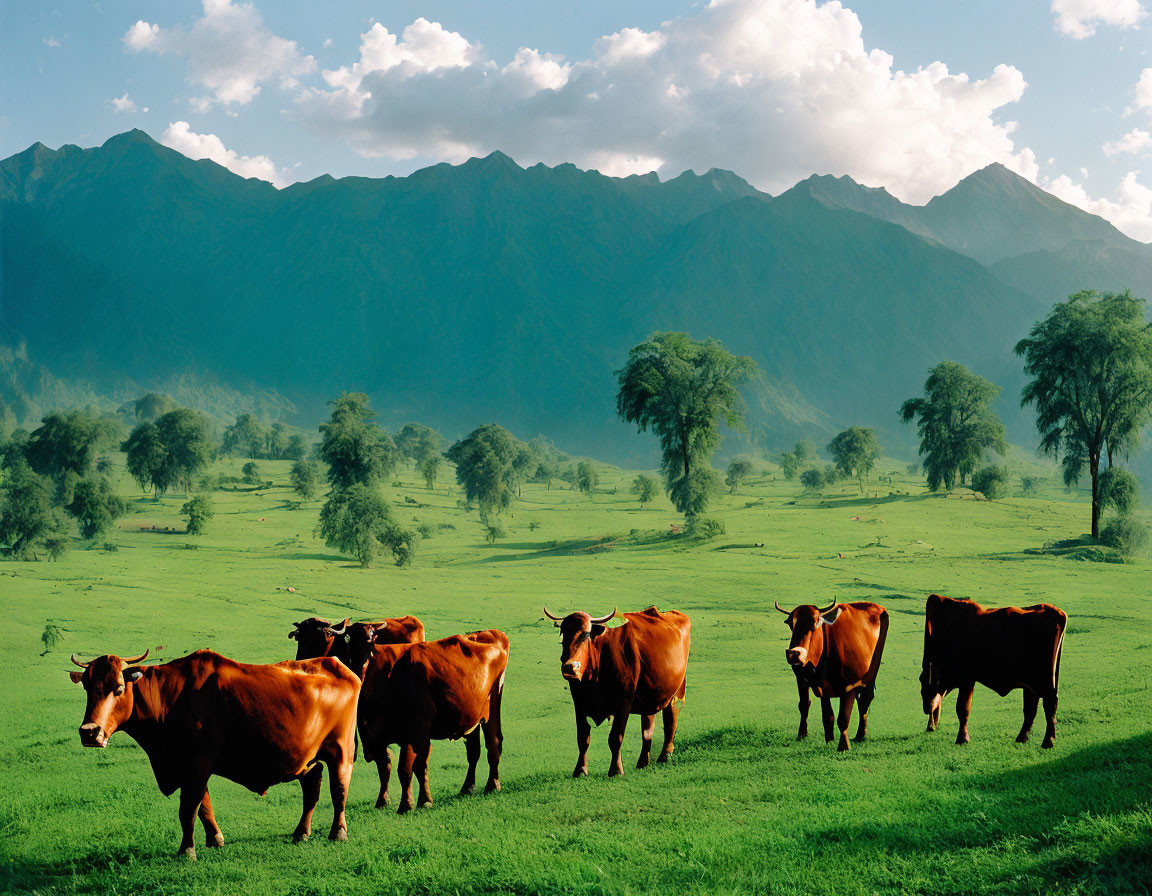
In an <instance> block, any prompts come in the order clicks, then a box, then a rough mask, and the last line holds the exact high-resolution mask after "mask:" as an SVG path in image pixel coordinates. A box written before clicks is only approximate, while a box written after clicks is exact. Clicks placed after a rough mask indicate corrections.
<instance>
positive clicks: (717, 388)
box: [616, 333, 758, 516]
mask: <svg viewBox="0 0 1152 896" xmlns="http://www.w3.org/2000/svg"><path fill="white" fill-rule="evenodd" d="M757 372H758V370H757V367H756V363H755V362H754V361H753V360H752V359H751V358H746V357H740V356H737V355H733V354H731V353H730V352H728V351H727V350H725V348H724V347H723V346H722V345H721V344H720V343H719V342H717V341H716V340H715V339H705V340H704V341H703V342H697V341H695V340H693V339H690V338H689V337H688V335H687V334H685V333H653V334H652V335H651V336H650V337H648V339H647V340H646V341H644V342H642V343H640V344H639V345H637V346H636V347H635V348H633V349H632V351H631V352H629V353H628V361H627V363H626V364H625V365H624V366H623V367H622V368H621V369H620V370H618V371H616V376H617V378H618V379H619V382H620V391H619V392H618V393H617V395H616V410H617V413H618V414H619V415H620V418H621V419H622V420H624V421H626V422H628V423H635V424H636V425H637V428H638V429H639V430H640V431H641V432H644V431H646V430H648V429H651V430H652V431H653V432H654V433H655V434H656V436H657V438H658V439H659V440H660V450H661V453H662V455H663V458H662V463H661V465H660V471H661V473H663V475H664V485H665V488H666V489H667V491H668V495H669V497H671V499H672V503H673V504H675V505H676V509H677V510H679V511H680V512H681V513H683V514H685V516H694V515H696V514H698V513H699V512H701V510H703V508H704V507H705V506H706V504H707V496H708V493H709V491H710V490H711V489H712V487H713V486H714V483H713V479H714V475H713V473H712V470H711V468H710V467H709V462H710V461H711V458H712V454H713V452H715V450H716V447H717V446H718V445H719V444H720V424H721V422H723V423H725V424H726V425H727V426H728V427H730V428H732V429H743V426H744V413H743V402H742V401H741V399H740V393H739V391H738V390H739V388H740V386H742V385H743V384H744V383H746V382H747V381H748V380H749V379H750V378H751V377H753V376H754V375H755V374H756V373H757Z"/></svg>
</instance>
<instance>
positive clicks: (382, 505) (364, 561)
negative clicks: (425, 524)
mask: <svg viewBox="0 0 1152 896" xmlns="http://www.w3.org/2000/svg"><path fill="white" fill-rule="evenodd" d="M317 531H318V532H319V533H320V535H321V536H322V537H323V538H324V541H325V543H326V544H328V546H329V547H334V548H336V549H337V550H340V551H343V552H344V553H346V554H351V555H352V556H354V557H355V558H356V559H357V560H358V561H359V562H360V565H361V566H370V565H371V564H372V561H373V560H374V559H375V558H376V556H377V555H378V554H379V553H380V550H381V548H387V549H389V550H391V551H392V556H393V557H394V558H395V560H396V565H397V566H406V565H408V564H410V563H411V562H412V557H413V555H414V553H415V549H416V539H417V536H416V534H415V533H413V532H409V531H406V530H404V529H402V528H401V527H400V525H399V524H398V523H397V522H396V520H395V519H394V518H393V516H392V511H391V510H390V509H389V507H388V502H387V501H386V500H384V496H383V495H381V494H380V489H379V487H378V486H377V485H375V484H366V483H361V482H356V483H353V484H352V485H350V486H348V487H347V488H344V489H340V490H339V491H336V492H333V494H332V497H331V498H329V499H328V500H327V501H326V502H324V506H323V508H321V510H320V522H319V525H318V526H317Z"/></svg>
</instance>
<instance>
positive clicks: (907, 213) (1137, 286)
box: [0, 131, 1152, 463]
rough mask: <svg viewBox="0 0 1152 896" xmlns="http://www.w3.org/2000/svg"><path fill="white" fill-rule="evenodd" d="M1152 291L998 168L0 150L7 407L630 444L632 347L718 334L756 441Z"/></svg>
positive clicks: (1095, 221) (1028, 436) (147, 149)
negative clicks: (639, 165) (919, 195)
mask: <svg viewBox="0 0 1152 896" xmlns="http://www.w3.org/2000/svg"><path fill="white" fill-rule="evenodd" d="M1090 287H1091V288H1097V289H1101V290H1114V289H1121V288H1125V287H1130V288H1132V289H1133V291H1135V292H1137V293H1139V294H1142V295H1152V247H1149V246H1148V245H1145V244H1143V243H1138V242H1136V241H1134V240H1131V239H1129V238H1128V237H1126V236H1124V235H1123V234H1122V233H1120V232H1119V231H1118V230H1116V228H1114V227H1113V226H1112V225H1111V224H1109V223H1108V222H1106V221H1104V220H1103V219H1101V218H1098V217H1095V216H1093V215H1090V214H1088V213H1086V212H1084V211H1082V210H1080V209H1078V208H1076V207H1074V206H1071V205H1069V204H1067V203H1064V202H1062V201H1060V200H1059V199H1056V198H1055V197H1054V196H1051V195H1050V194H1048V193H1045V192H1044V191H1043V190H1041V189H1039V188H1037V187H1036V186H1034V185H1033V184H1031V183H1030V182H1028V181H1026V180H1025V179H1023V178H1021V177H1019V176H1017V175H1015V174H1013V173H1011V172H1010V171H1008V170H1007V169H1005V168H1004V167H1002V166H1000V165H991V166H989V167H987V168H984V169H982V170H980V171H977V172H975V173H973V174H971V175H970V176H968V177H966V178H965V179H964V180H962V181H960V183H958V184H957V185H956V186H955V187H953V188H952V189H951V190H949V191H947V192H946V193H944V194H942V195H940V196H937V197H936V198H934V199H932V200H931V201H930V202H929V203H927V204H926V205H924V206H912V205H908V204H905V203H902V202H900V201H899V200H898V199H896V198H895V197H893V196H892V195H890V194H889V193H887V192H886V191H885V190H883V189H873V188H868V187H864V186H861V185H860V184H857V183H855V182H854V181H852V180H851V179H850V178H847V177H830V176H813V177H811V178H809V179H807V180H805V181H802V182H801V183H799V184H797V185H796V186H795V187H793V188H792V189H790V190H788V191H786V192H785V193H783V194H781V195H779V196H775V197H772V196H769V195H767V194H765V193H762V192H760V191H758V190H756V189H754V188H753V187H752V186H751V185H750V184H748V183H747V182H746V181H744V180H743V179H742V178H740V177H739V176H737V175H736V174H734V173H732V172H729V171H721V170H716V169H713V170H711V171H709V172H707V173H705V174H702V175H697V174H695V173H692V172H686V173H685V174H683V175H681V176H679V177H677V178H675V179H672V180H668V181H660V180H659V179H658V178H657V177H656V175H655V174H649V175H645V176H633V177H627V178H611V177H606V176H604V175H601V174H599V173H597V172H595V171H584V170H580V169H578V168H576V167H575V166H573V165H559V166H556V167H547V166H544V165H534V166H532V167H529V168H523V167H521V166H519V165H517V164H516V163H515V162H514V161H513V160H512V159H510V158H508V157H507V156H505V155H503V154H501V153H498V152H497V153H493V154H491V155H489V156H487V157H485V158H482V159H471V160H469V161H468V162H466V163H464V164H462V165H458V166H452V165H448V164H440V165H435V166H432V167H430V168H426V169H423V170H420V171H417V172H415V173H414V174H411V175H409V176H407V177H386V178H380V179H371V178H362V177H346V178H341V179H339V180H337V179H334V178H332V177H328V176H324V177H320V178H317V179H316V180H313V181H310V182H308V183H298V184H294V185H292V186H290V187H287V188H285V189H281V190H277V189H276V188H274V187H272V186H271V185H270V184H268V183H266V182H263V181H258V180H245V179H243V178H240V177H238V176H236V175H234V174H232V173H231V172H229V171H227V170H226V169H224V168H222V167H220V166H218V165H216V164H215V163H213V162H210V161H192V160H190V159H188V158H186V157H184V156H183V155H181V154H179V153H177V152H174V151H173V150H170V149H168V148H166V147H164V146H161V145H160V144H158V143H156V142H155V141H154V140H152V139H151V138H150V137H149V136H148V135H146V134H145V133H143V132H142V131H131V132H128V133H125V134H121V135H119V136H116V137H113V138H111V139H110V140H108V141H107V142H106V143H104V144H103V145H102V146H100V147H98V148H92V149H81V148H79V147H76V146H63V147H61V148H60V149H58V150H52V149H49V148H47V147H45V146H43V145H41V144H36V145H34V146H32V147H30V148H28V149H27V150H25V151H24V152H22V153H19V154H17V155H14V156H12V157H10V158H8V159H5V160H4V161H2V162H0V402H2V403H3V407H0V411H3V410H4V408H5V407H6V408H7V409H8V413H9V415H10V416H11V415H14V416H17V417H21V416H23V417H33V416H35V414H37V413H39V412H41V411H42V410H44V409H45V408H47V407H50V406H54V405H53V404H52V402H57V403H58V402H60V401H61V397H62V396H73V397H74V398H75V399H76V400H77V401H81V400H83V401H88V400H99V399H100V398H101V397H104V398H106V399H107V400H108V401H109V402H110V403H111V402H115V401H119V400H123V399H124V398H127V397H135V396H136V395H139V394H140V393H141V392H142V391H147V390H149V389H160V390H164V391H168V392H170V393H171V394H173V395H174V397H176V398H177V399H178V400H181V401H184V402H185V403H190V404H199V405H200V406H203V407H205V408H206V409H208V410H211V411H214V412H217V413H220V414H226V413H235V412H237V411H240V410H251V411H255V412H257V413H259V414H261V415H262V416H265V417H267V418H270V419H285V420H287V421H289V422H297V423H302V424H309V425H310V424H312V423H313V422H314V421H315V420H317V419H318V418H319V417H320V416H322V415H323V413H324V403H325V402H326V401H327V400H328V399H330V398H332V397H333V396H335V395H337V394H339V393H340V392H341V391H344V390H358V391H364V392H367V393H369V395H371V397H372V399H373V402H374V405H375V406H376V407H377V408H378V409H379V411H380V413H381V420H382V422H383V423H384V424H385V425H387V426H395V425H398V424H400V423H403V422H405V421H407V420H420V421H423V422H426V423H428V424H430V425H434V426H436V427H438V428H440V429H441V430H442V431H443V432H444V433H445V434H447V435H450V436H457V435H461V434H463V433H466V432H467V431H469V430H470V429H471V428H472V427H474V426H475V425H478V424H480V423H483V422H487V421H490V420H494V421H497V422H500V423H502V424H504V425H506V426H508V427H509V428H510V429H512V431H513V432H516V433H517V434H519V435H522V436H524V437H530V436H532V435H535V434H537V433H544V434H546V435H548V436H549V437H550V438H552V439H553V440H554V441H555V442H556V443H557V444H558V445H560V446H561V447H563V448H565V449H566V450H568V451H571V452H574V453H577V454H587V455H592V456H597V457H602V458H604V459H607V460H614V461H619V462H624V463H650V462H651V461H652V458H653V457H654V446H653V440H652V439H651V438H650V437H644V436H638V435H636V434H635V433H634V432H632V431H631V429H630V428H629V427H627V426H625V425H624V424H622V423H620V422H619V421H618V419H617V418H616V414H615V377H614V374H613V371H614V370H615V369H617V368H618V367H620V366H621V365H622V363H623V361H624V359H625V357H626V355H627V351H628V349H629V348H630V347H631V346H632V345H634V344H635V343H636V342H638V341H640V340H641V339H643V338H644V337H645V336H647V335H648V334H649V333H650V332H652V331H654V330H668V329H677V330H685V331H687V332H689V333H690V334H692V335H693V336H695V337H697V338H700V337H704V336H715V337H716V338H718V339H720V340H721V341H722V342H723V343H724V344H725V346H726V347H727V348H729V349H730V350H731V351H733V352H736V353H739V354H746V355H750V356H751V357H752V358H753V359H755V360H756V362H757V363H758V364H759V365H760V367H761V368H762V369H763V371H764V377H763V379H762V380H760V381H758V382H757V383H754V384H753V385H752V386H750V387H749V388H748V390H747V392H746V396H747V400H748V404H749V414H748V422H749V429H750V435H749V436H747V437H742V438H734V439H731V440H730V441H729V445H728V450H729V451H730V452H734V451H736V450H738V449H740V448H741V447H745V446H746V445H747V444H748V440H754V441H756V442H757V443H758V444H761V445H768V446H773V447H782V446H786V445H789V444H790V443H791V442H794V441H795V440H796V439H798V438H802V437H809V438H813V439H815V440H816V441H817V442H819V443H821V444H822V443H824V442H826V441H827V440H828V438H829V437H830V436H831V435H832V434H834V433H835V432H836V431H837V430H838V429H839V428H842V427H844V426H847V425H853V424H856V425H864V426H873V427H875V428H876V429H878V430H879V431H880V433H881V441H882V442H883V443H884V444H885V445H886V446H887V447H889V448H890V449H892V450H893V451H896V452H907V451H908V449H909V446H911V445H912V444H913V437H914V433H913V432H912V431H911V429H910V428H905V427H903V426H902V425H901V424H900V423H899V422H898V420H897V416H896V411H897V408H898V407H899V405H900V403H901V402H902V401H903V400H904V399H905V398H908V397H910V396H912V395H915V394H918V393H919V391H920V389H921V387H922V385H923V382H924V379H925V377H926V375H927V372H928V369H929V367H931V366H932V365H934V364H935V363H937V362H938V361H940V360H943V359H951V360H955V361H960V362H962V363H964V364H967V365H968V366H969V367H970V368H971V369H972V370H974V371H975V372H977V373H979V374H981V375H983V376H985V377H987V378H989V379H991V380H993V381H995V382H997V383H998V384H1000V385H1001V386H1002V387H1003V388H1004V392H1003V394H1002V396H1001V398H1000V400H999V403H998V409H999V410H1000V412H1001V414H1002V416H1003V417H1004V419H1005V422H1006V424H1007V425H1008V427H1009V435H1010V437H1011V438H1012V439H1014V440H1015V441H1018V442H1021V443H1022V444H1027V445H1031V444H1034V443H1035V431H1034V427H1033V425H1032V420H1031V417H1030V416H1029V414H1028V413H1027V412H1026V411H1021V409H1020V408H1019V402H1018V396H1019V390H1020V387H1021V385H1022V384H1023V374H1022V371H1021V369H1020V363H1019V361H1018V359H1017V358H1015V357H1014V356H1013V354H1012V350H1011V349H1012V345H1013V344H1014V343H1015V342H1016V340H1017V339H1019V338H1020V337H1022V336H1023V335H1025V334H1026V333H1027V331H1028V328H1029V327H1030V326H1031V324H1032V323H1033V322H1034V321H1035V320H1037V319H1039V318H1040V317H1042V316H1043V315H1044V314H1045V313H1047V311H1048V309H1049V308H1050V307H1051V306H1052V304H1054V303H1055V302H1057V301H1060V300H1062V299H1063V298H1065V297H1066V296H1067V295H1069V294H1070V293H1072V292H1075V291H1076V290H1079V289H1083V288H1090Z"/></svg>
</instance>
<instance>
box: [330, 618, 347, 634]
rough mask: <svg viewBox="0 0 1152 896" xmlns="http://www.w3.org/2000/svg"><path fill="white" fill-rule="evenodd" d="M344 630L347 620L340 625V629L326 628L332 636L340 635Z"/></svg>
mask: <svg viewBox="0 0 1152 896" xmlns="http://www.w3.org/2000/svg"><path fill="white" fill-rule="evenodd" d="M346 628H348V620H347V619H345V620H344V621H343V622H341V623H340V628H333V627H332V626H328V631H329V632H330V633H331V634H333V635H342V634H344V629H346Z"/></svg>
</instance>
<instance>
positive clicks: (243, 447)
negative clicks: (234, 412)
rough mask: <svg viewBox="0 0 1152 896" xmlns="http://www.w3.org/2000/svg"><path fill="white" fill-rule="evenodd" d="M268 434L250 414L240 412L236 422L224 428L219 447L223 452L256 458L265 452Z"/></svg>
mask: <svg viewBox="0 0 1152 896" xmlns="http://www.w3.org/2000/svg"><path fill="white" fill-rule="evenodd" d="M267 443H268V434H267V433H266V432H265V431H264V427H263V426H261V425H260V421H259V420H257V419H256V418H255V417H254V416H252V415H251V414H240V415H239V416H237V417H236V422H235V423H233V424H232V425H231V426H229V427H228V428H227V429H225V430H224V439H223V441H222V443H221V446H220V447H221V448H222V449H223V451H224V453H225V454H245V455H247V456H248V457H250V458H253V459H254V458H257V457H260V456H262V455H263V454H264V453H265V447H266V445H267Z"/></svg>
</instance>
